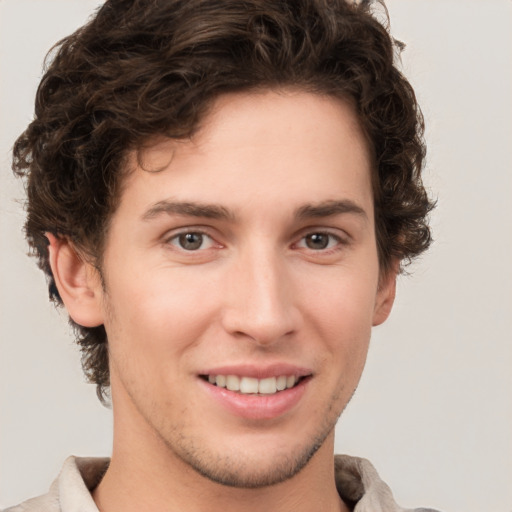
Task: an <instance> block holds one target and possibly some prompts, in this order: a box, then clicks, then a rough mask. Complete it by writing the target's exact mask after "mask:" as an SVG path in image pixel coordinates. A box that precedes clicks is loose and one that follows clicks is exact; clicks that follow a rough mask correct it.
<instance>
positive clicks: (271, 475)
mask: <svg viewBox="0 0 512 512" xmlns="http://www.w3.org/2000/svg"><path fill="white" fill-rule="evenodd" d="M331 432H332V429H331V430H328V431H327V432H325V433H324V434H323V435H321V436H318V437H316V438H314V439H312V440H310V441H309V442H307V443H305V445H304V446H297V445H295V446H287V447H283V448H282V449H281V450H279V449H276V448H275V447H274V446H269V444H266V443H265V441H264V440H262V442H261V443H252V448H253V449H252V450H250V449H249V450H247V449H245V450H244V449H242V448H240V449H236V448H234V447H232V448H231V449H226V450H223V451H222V452H219V451H217V452H216V453H212V452H211V451H210V452H207V451H206V450H197V449H196V447H194V446H193V444H191V443H190V442H186V443H184V444H186V446H183V445H182V446H181V447H179V448H178V450H176V448H177V447H176V446H174V447H172V448H171V449H172V450H173V451H174V452H175V453H176V455H178V457H179V458H180V459H181V460H182V462H184V463H185V464H186V465H187V466H188V467H190V468H191V469H193V470H194V471H195V472H196V473H198V474H200V475H201V476H203V477H205V478H207V479H208V480H210V481H212V482H215V483H217V484H220V485H223V486H227V487H233V488H245V489H258V488H263V487H269V486H272V485H277V484H280V483H281V482H285V481H286V480H289V479H291V478H293V477H294V476H295V475H297V474H298V473H300V471H302V470H303V469H304V468H305V467H306V465H307V464H308V462H309V461H310V460H311V459H312V457H313V456H314V455H315V454H316V453H317V452H318V450H319V449H320V448H321V447H322V446H323V445H324V443H325V442H326V439H327V437H328V436H329V434H330V433H331Z"/></svg>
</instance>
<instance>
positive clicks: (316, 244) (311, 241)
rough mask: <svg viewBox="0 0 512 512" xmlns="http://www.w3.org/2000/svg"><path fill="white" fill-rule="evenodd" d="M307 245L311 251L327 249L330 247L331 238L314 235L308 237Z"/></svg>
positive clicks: (319, 234) (321, 234)
mask: <svg viewBox="0 0 512 512" xmlns="http://www.w3.org/2000/svg"><path fill="white" fill-rule="evenodd" d="M306 245H307V246H308V247H309V248H310V249H325V248H326V247H327V246H328V245H329V236H328V235H325V234H323V233H314V234H312V235H308V236H307V237H306Z"/></svg>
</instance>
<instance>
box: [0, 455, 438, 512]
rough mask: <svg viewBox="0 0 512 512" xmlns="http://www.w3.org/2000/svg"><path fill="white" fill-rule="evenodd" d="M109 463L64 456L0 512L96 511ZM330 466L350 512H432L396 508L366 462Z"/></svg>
mask: <svg viewBox="0 0 512 512" xmlns="http://www.w3.org/2000/svg"><path fill="white" fill-rule="evenodd" d="M109 462H110V459H108V458H83V457H73V456H72V457H68V458H67V459H66V460H65V462H64V465H63V467H62V470H61V472H60V474H59V476H58V477H57V478H56V479H55V481H54V482H53V484H52V485H51V487H50V490H49V492H48V493H47V494H44V495H43V496H39V497H37V498H32V499H30V500H27V501H25V502H23V503H21V504H20V505H17V506H15V507H11V508H8V509H5V510H4V511H3V512H98V508H97V507H96V504H95V503H94V500H93V499H92V496H91V491H92V490H93V489H94V488H95V487H96V486H97V485H98V484H99V483H100V481H101V479H102V478H103V475H104V474H105V472H106V470H107V469H108V465H109ZM334 465H335V475H336V488H337V490H338V493H339V495H340V497H341V498H342V499H343V500H344V501H345V503H346V504H347V505H348V506H349V507H352V510H353V512H436V511H435V510H433V509H427V508H417V509H404V508H402V507H400V506H399V505H398V504H397V503H396V502H395V500H394V498H393V494H392V492H391V490H390V488H389V487H388V486H387V485H386V484H385V483H384V482H383V481H382V480H381V479H380V477H379V475H378V474H377V471H376V470H375V468H374V467H373V466H372V464H371V463H370V462H369V461H368V460H366V459H361V458H358V457H350V456H348V455H336V456H335V458H334Z"/></svg>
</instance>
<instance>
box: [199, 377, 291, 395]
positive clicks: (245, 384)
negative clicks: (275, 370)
mask: <svg viewBox="0 0 512 512" xmlns="http://www.w3.org/2000/svg"><path fill="white" fill-rule="evenodd" d="M203 378H205V379H207V380H208V382H209V383H210V384H213V385H215V386H217V387H219V388H226V389H227V390H229V391H235V392H238V393H241V394H244V395H257V394H259V395H273V394H275V393H277V392H279V391H284V390H285V389H291V388H293V387H294V386H295V385H296V384H297V383H298V382H299V380H300V378H297V377H296V376H295V375H279V376H278V377H268V378H265V379H256V378H254V377H239V376H237V375H207V376H203Z"/></svg>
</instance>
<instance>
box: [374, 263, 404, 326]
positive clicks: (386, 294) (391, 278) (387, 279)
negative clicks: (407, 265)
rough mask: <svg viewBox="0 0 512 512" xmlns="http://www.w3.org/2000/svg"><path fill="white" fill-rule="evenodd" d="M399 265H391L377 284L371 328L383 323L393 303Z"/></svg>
mask: <svg viewBox="0 0 512 512" xmlns="http://www.w3.org/2000/svg"><path fill="white" fill-rule="evenodd" d="M398 270H399V263H398V262H397V263H396V264H394V265H392V266H391V268H390V269H389V270H388V271H387V272H386V274H385V275H383V276H382V277H381V279H380V282H379V289H378V290H377V297H376V299H375V308H374V312H373V326H374V327H375V326H377V325H380V324H382V323H384V322H385V321H386V320H387V318H388V317H389V314H390V313H391V309H392V308H393V303H394V302H395V294H396V278H397V275H398Z"/></svg>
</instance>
